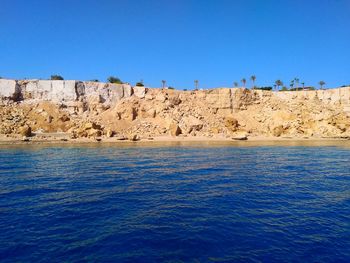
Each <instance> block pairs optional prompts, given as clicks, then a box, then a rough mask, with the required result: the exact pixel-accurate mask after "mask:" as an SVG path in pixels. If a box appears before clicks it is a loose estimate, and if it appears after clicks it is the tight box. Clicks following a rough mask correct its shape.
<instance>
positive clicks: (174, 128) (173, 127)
mask: <svg viewBox="0 0 350 263" xmlns="http://www.w3.org/2000/svg"><path fill="white" fill-rule="evenodd" d="M169 131H170V135H171V136H178V135H180V134H181V129H180V127H179V126H178V125H177V123H172V124H170V126H169Z"/></svg>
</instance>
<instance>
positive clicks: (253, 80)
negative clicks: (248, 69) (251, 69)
mask: <svg viewBox="0 0 350 263" xmlns="http://www.w3.org/2000/svg"><path fill="white" fill-rule="evenodd" d="M250 80H251V81H252V82H253V87H252V88H253V89H254V87H255V80H256V77H255V76H254V75H252V76H251V77H250Z"/></svg>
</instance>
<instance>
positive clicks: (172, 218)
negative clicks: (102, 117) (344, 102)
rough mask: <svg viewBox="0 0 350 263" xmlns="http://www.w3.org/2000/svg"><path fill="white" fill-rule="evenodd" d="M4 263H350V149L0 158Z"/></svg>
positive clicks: (84, 148) (29, 148)
mask: <svg viewBox="0 0 350 263" xmlns="http://www.w3.org/2000/svg"><path fill="white" fill-rule="evenodd" d="M247 146H248V147H247ZM0 261H1V262H350V145H349V143H340V144H339V145H336V146H331V145H321V146H316V145H303V144H301V145H294V144H293V145H269V144H266V145H250V144H244V143H237V144H223V145H210V144H168V145H167V144H166V145H158V144H156V143H153V144H149V145H142V144H120V145H119V144H112V145H105V144H101V145H95V146H91V145H90V146H89V145H73V146H64V145H51V146H50V145H46V146H40V145H39V146H35V145H21V146H0Z"/></svg>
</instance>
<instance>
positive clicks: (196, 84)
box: [194, 80, 198, 90]
mask: <svg viewBox="0 0 350 263" xmlns="http://www.w3.org/2000/svg"><path fill="white" fill-rule="evenodd" d="M194 86H195V89H196V90H198V80H195V81H194Z"/></svg>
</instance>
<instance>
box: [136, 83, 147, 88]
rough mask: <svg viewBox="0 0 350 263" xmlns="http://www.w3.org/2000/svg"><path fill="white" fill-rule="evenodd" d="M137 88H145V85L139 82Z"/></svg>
mask: <svg viewBox="0 0 350 263" xmlns="http://www.w3.org/2000/svg"><path fill="white" fill-rule="evenodd" d="M135 86H137V87H144V86H145V85H143V83H142V82H137V83H136V85H135Z"/></svg>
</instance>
